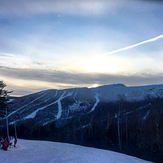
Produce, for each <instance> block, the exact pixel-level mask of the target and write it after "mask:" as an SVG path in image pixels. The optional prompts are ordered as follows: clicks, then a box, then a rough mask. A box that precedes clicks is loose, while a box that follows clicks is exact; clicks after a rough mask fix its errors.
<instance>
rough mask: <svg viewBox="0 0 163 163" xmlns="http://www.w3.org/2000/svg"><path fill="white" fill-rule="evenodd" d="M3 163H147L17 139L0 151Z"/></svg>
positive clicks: (86, 150)
mask: <svg viewBox="0 0 163 163" xmlns="http://www.w3.org/2000/svg"><path fill="white" fill-rule="evenodd" d="M0 162H5V163H147V162H148V161H145V160H141V159H139V158H136V157H132V156H128V155H125V154H121V153H117V152H112V151H108V150H101V149H96V148H89V147H83V146H79V145H72V144H67V143H56V142H48V141H35V140H22V139H18V144H17V147H16V148H14V147H10V149H9V150H8V151H3V150H1V149H0Z"/></svg>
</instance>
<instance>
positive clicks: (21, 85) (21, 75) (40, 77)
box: [0, 66, 163, 94]
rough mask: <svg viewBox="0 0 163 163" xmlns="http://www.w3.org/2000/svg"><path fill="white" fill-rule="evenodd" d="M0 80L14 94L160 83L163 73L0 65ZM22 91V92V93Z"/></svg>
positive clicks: (162, 79)
mask: <svg viewBox="0 0 163 163" xmlns="http://www.w3.org/2000/svg"><path fill="white" fill-rule="evenodd" d="M0 70H1V71H0V76H1V80H4V79H6V81H4V82H5V83H6V84H7V85H8V86H9V89H10V90H14V94H20V92H21V93H22V94H26V93H31V92H35V91H39V90H44V89H64V88H72V87H84V86H87V87H90V86H91V85H92V84H98V85H106V84H113V83H123V84H125V85H128V86H131V85H132V86H133V85H135V86H137V85H149V84H150V85H151V84H161V82H162V81H163V74H153V75H150V74H139V75H137V74H133V75H126V74H121V75H120V74H117V75H113V74H108V73H70V72H64V71H54V70H53V71H51V70H38V69H19V68H8V67H2V66H1V67H0ZM23 92H24V93H23Z"/></svg>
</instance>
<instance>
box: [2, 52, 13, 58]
mask: <svg viewBox="0 0 163 163" xmlns="http://www.w3.org/2000/svg"><path fill="white" fill-rule="evenodd" d="M13 57H15V54H10V53H0V58H13Z"/></svg>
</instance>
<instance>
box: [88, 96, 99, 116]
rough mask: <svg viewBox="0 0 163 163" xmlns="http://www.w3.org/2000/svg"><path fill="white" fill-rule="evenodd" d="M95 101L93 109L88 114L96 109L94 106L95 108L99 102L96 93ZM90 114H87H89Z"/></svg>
mask: <svg viewBox="0 0 163 163" xmlns="http://www.w3.org/2000/svg"><path fill="white" fill-rule="evenodd" d="M95 99H96V103H95V104H94V105H93V107H92V109H91V110H90V112H92V111H94V110H95V108H96V106H97V104H98V103H99V102H100V99H99V94H98V93H96V95H95ZM90 112H89V113H90Z"/></svg>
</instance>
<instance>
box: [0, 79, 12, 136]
mask: <svg viewBox="0 0 163 163" xmlns="http://www.w3.org/2000/svg"><path fill="white" fill-rule="evenodd" d="M5 87H6V84H5V83H4V82H3V81H0V117H1V118H4V117H6V126H7V137H8V138H9V129H8V117H7V111H8V104H9V99H8V93H11V92H12V91H8V90H5V89H4V88H5Z"/></svg>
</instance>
